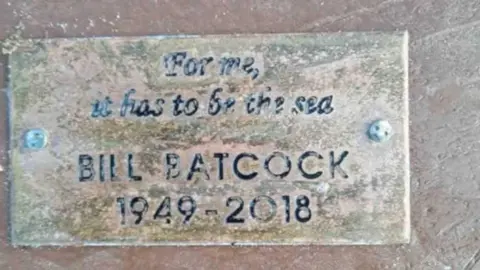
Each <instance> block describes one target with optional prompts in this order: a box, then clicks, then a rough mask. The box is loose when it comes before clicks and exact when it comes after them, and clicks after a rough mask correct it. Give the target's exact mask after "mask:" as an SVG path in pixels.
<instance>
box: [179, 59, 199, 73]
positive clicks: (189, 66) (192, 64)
mask: <svg viewBox="0 0 480 270" xmlns="http://www.w3.org/2000/svg"><path fill="white" fill-rule="evenodd" d="M197 64H199V63H198V62H197V59H195V58H190V59H188V60H187V62H186V63H185V65H184V66H183V73H184V74H185V75H187V76H192V75H195V73H197V69H198V67H197Z"/></svg>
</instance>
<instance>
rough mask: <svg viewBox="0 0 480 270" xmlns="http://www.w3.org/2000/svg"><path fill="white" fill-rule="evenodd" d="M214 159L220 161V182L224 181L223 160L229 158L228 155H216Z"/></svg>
mask: <svg viewBox="0 0 480 270" xmlns="http://www.w3.org/2000/svg"><path fill="white" fill-rule="evenodd" d="M213 157H214V158H216V159H217V161H218V180H223V159H224V158H228V153H214V154H213Z"/></svg>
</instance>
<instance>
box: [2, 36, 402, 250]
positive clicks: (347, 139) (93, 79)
mask: <svg viewBox="0 0 480 270" xmlns="http://www.w3.org/2000/svg"><path fill="white" fill-rule="evenodd" d="M407 41H408V39H407V34H406V33H401V32H400V33H337V34H335V33H333V34H326V35H304V34H293V35H288V34H284V35H261V36H238V37H231V36H210V37H208V36H205V37H202V38H169V39H157V38H146V37H140V38H116V39H92V40H87V39H83V40H41V41H30V44H26V45H23V44H22V45H21V46H19V48H18V49H17V51H16V52H14V53H12V54H11V56H10V58H9V74H10V77H9V78H10V80H9V86H10V88H11V92H10V93H11V94H10V96H11V101H12V102H11V108H10V115H11V146H12V152H11V167H10V168H11V173H12V174H11V175H12V178H11V194H12V203H11V207H10V212H11V214H10V215H11V217H12V219H11V227H12V240H13V242H14V243H15V244H17V245H33V246H37V245H45V244H64V245H65V244H77V245H78V244H86V245H102V244H107V245H128V244H137V245H139V244H143V245H152V244H160V245H174V244H197V245H211V244H215V243H216V244H224V245H233V244H235V245H243V244H255V243H264V244H285V245H288V244H300V243H304V244H305V243H307V244H308V243H313V244H392V243H406V242H408V241H409V238H410V201H409V194H410V190H409V181H410V179H409V163H408V150H407V149H408V142H407V138H408V130H407V126H408V115H407V110H408V106H407V100H406V99H407V96H408V92H407V89H406V87H407V84H406V80H407V77H406V72H407V68H406V59H407V57H408V54H407V50H406V46H405V45H406V43H407ZM174 51H181V52H183V51H185V52H187V59H191V57H195V58H196V59H201V58H202V57H207V56H208V57H212V59H213V60H211V61H210V63H208V64H206V65H205V67H204V68H203V72H204V75H203V76H200V75H199V74H200V72H201V70H198V72H196V75H191V76H185V75H184V74H182V72H183V73H185V72H187V73H188V72H189V70H194V69H193V68H191V69H187V71H185V69H182V68H179V67H175V68H173V66H172V65H171V63H173V62H174V60H173V58H172V60H170V61H167V62H166V63H167V64H166V65H167V66H170V68H168V69H166V68H165V67H164V64H163V63H164V60H163V59H164V56H166V55H168V53H171V52H174ZM225 53H228V55H227V56H228V57H237V56H240V59H241V61H242V63H243V62H244V61H246V60H244V59H248V58H249V59H250V61H249V63H250V64H249V65H250V66H251V69H245V70H242V69H241V68H232V70H233V71H231V73H230V72H229V73H228V74H229V75H225V74H224V75H219V73H218V70H219V69H221V64H219V63H218V61H219V59H221V58H222V56H223V57H225ZM232 59H235V58H232ZM175 61H176V60H175ZM196 61H197V60H196ZM183 63H185V65H187V63H192V61H187V60H184V62H183ZM198 63H200V62H198ZM244 65H245V64H242V65H241V66H242V67H243V66H244ZM190 66H193V65H190ZM253 70H257V71H258V73H252V72H253ZM167 71H168V72H169V73H171V74H174V72H175V74H176V76H165V75H164V74H165V73H166V72H167ZM246 71H252V72H251V74H249V73H247V72H246ZM217 88H221V89H223V90H222V92H217V94H216V97H218V98H221V100H227V99H228V98H231V99H233V100H235V104H233V106H232V107H230V109H228V110H227V111H226V112H224V111H220V112H215V114H216V115H211V113H212V111H211V110H210V114H209V113H208V112H209V108H215V107H210V106H209V102H210V101H211V97H212V93H213V91H214V89H217ZM130 89H135V90H134V91H135V92H132V91H131V90H130ZM125 93H129V94H127V96H125V95H126V94H125ZM251 94H254V97H257V98H256V99H255V100H253V101H252V100H251V99H250V97H249V95H251ZM179 95H180V96H181V97H183V99H184V100H189V99H194V100H195V101H196V103H198V108H196V109H192V108H194V107H193V106H192V105H188V104H193V103H190V102H188V101H187V102H186V103H185V104H183V105H182V106H173V103H174V100H178V98H179V97H180V96H179ZM260 96H264V97H263V98H262V99H265V98H267V97H268V98H269V99H270V98H271V99H272V100H276V101H279V99H277V98H279V97H281V98H282V100H284V101H283V102H281V103H280V102H271V105H269V106H266V105H265V104H264V105H262V106H261V108H260V107H259V106H254V105H253V106H248V107H247V106H246V105H245V104H248V103H250V104H251V105H252V104H258V102H259V100H258V97H260ZM105 97H109V99H110V102H111V103H112V104H110V106H109V110H110V115H108V116H107V115H105V116H103V117H102V116H95V117H93V116H92V105H91V104H92V103H93V102H94V101H95V100H102V99H104V98H105ZM302 97H303V98H304V99H305V101H302ZM311 97H315V100H316V101H315V103H314V104H315V105H314V106H317V102H321V105H318V106H319V108H322V110H321V111H320V113H317V111H319V110H318V109H315V113H310V112H307V113H308V114H307V113H306V111H307V110H308V109H305V108H304V107H305V106H306V105H299V104H302V102H303V103H304V104H307V103H306V102H307V99H308V100H313V99H312V98H311ZM158 98H162V99H163V102H162V104H163V105H162V108H163V109H162V114H161V115H157V116H156V117H153V116H150V117H144V116H142V115H140V117H139V116H138V115H135V114H133V113H131V108H132V106H133V108H135V109H141V108H146V107H145V105H143V106H142V105H140V104H139V101H141V100H149V101H150V106H151V107H149V108H150V109H151V110H153V112H156V113H157V114H160V113H159V110H158V108H157V107H158V106H157V105H156V103H157V102H156V101H155V100H157V99H158ZM134 100H135V101H136V103H135V104H133V101H134ZM321 100H323V101H321ZM328 100H331V101H328ZM325 101H328V102H329V103H331V105H325V104H327V103H326V102H325ZM125 104H129V105H125ZM176 107H179V108H183V109H181V110H180V111H183V113H181V114H180V115H177V116H174V115H175V113H174V112H175V111H177V114H178V112H179V111H178V110H176V109H175V108H176ZM255 107H257V113H255V112H254V111H252V113H250V114H248V113H247V112H246V110H247V108H250V109H252V108H255ZM308 108H312V105H311V106H309V107H308ZM315 108H316V107H315ZM122 110H123V111H122ZM260 110H261V111H260ZM122 113H123V114H124V116H121V115H122ZM142 114H143V113H142ZM187 114H191V115H187ZM377 119H385V120H388V121H389V123H390V125H391V126H392V127H393V132H391V133H393V135H389V137H391V138H390V139H389V140H388V141H386V142H382V143H378V142H375V141H373V140H370V139H369V138H368V135H367V129H368V126H369V124H371V123H373V122H374V121H375V120H377ZM32 128H42V129H44V130H46V132H47V133H48V139H47V141H48V142H47V145H46V146H45V147H44V148H42V149H29V148H28V147H25V144H24V143H23V137H24V134H25V132H26V131H27V130H29V129H32ZM309 151H314V152H315V154H314V155H315V156H314V157H309V158H305V159H303V158H302V155H303V153H306V152H309ZM168 153H170V155H172V154H173V153H174V154H176V155H178V156H179V158H178V159H177V161H175V162H174V163H175V164H179V165H178V166H176V167H178V169H177V168H173V166H171V165H168V164H173V162H171V161H169V160H170V159H171V158H167V154H168ZM215 153H217V155H218V154H221V155H225V154H223V153H227V155H228V156H227V155H225V158H224V159H223V160H224V161H223V164H224V165H222V166H221V167H220V166H219V165H218V160H217V159H216V158H214V156H215V155H216V154H215ZM241 153H247V155H250V156H252V155H254V156H255V158H253V157H248V158H247V157H246V158H243V159H237V157H239V155H240V154H241ZM274 153H278V154H276V155H272V154H274ZM85 154H88V155H90V156H92V157H93V161H90V162H92V164H93V166H92V168H90V167H89V168H87V167H86V166H83V167H82V166H79V165H78V163H79V157H80V156H81V155H85ZM99 154H104V155H107V157H106V161H107V162H104V163H103V164H106V165H105V176H106V177H105V178H106V179H104V180H103V182H101V181H100V180H99V173H100V172H99V170H100V169H99V166H98V165H99V158H98V155H99ZM110 154H113V155H114V158H115V164H116V165H115V167H116V168H115V170H116V173H115V174H116V176H115V177H116V180H115V179H114V180H111V179H110V169H109V168H110V167H108V166H109V165H110V161H109V159H110V157H109V156H108V155H110ZM318 154H320V155H321V158H320V159H321V160H319V158H318V157H316V156H317V155H318ZM127 155H131V159H132V162H131V163H130V164H127V162H126V161H127V159H126V157H127ZM270 155H272V156H270ZM282 155H286V156H287V157H288V159H289V164H290V165H288V166H286V165H285V158H281V156H282ZM309 155H311V154H309ZM269 156H270V158H271V157H274V158H272V159H271V162H268V160H269ZM342 156H343V158H342ZM194 157H195V158H194ZM234 160H239V161H240V162H238V165H235V164H236V163H235V161H234ZM301 160H302V161H301ZM299 162H302V163H301V168H299V167H298V166H300V165H298V164H300V163H299ZM81 163H82V164H85V163H86V162H85V161H82V162H81ZM335 163H337V165H335V166H334V167H332V166H331V165H330V164H335ZM166 164H167V165H166ZM262 164H265V165H262ZM107 165H108V166H107ZM129 166H130V167H131V168H132V171H133V172H132V175H137V176H138V177H141V178H142V179H141V180H139V181H129V176H128V170H127V168H128V167H129ZM80 168H82V169H81V170H80ZM168 168H170V170H169V169H168ZM192 168H198V170H194V169H192ZM92 169H93V170H92ZM220 171H222V173H221V174H222V176H220V173H219V172H220ZM319 171H320V172H321V175H317V176H314V174H315V173H317V172H319ZM269 172H270V173H269ZM302 172H303V173H307V174H308V175H310V179H309V178H307V177H305V176H304V175H302ZM177 173H178V174H179V175H178V176H177ZM283 173H285V176H284V177H281V176H278V175H280V174H283ZM79 174H80V179H79ZM92 174H93V177H92V178H90V175H92ZM169 174H171V175H173V177H168V175H169ZM273 174H275V175H277V176H274V175H273ZM242 175H243V176H242ZM221 178H223V179H221ZM80 180H81V181H80ZM137 196H140V197H141V198H142V201H141V202H137V203H134V204H133V206H132V202H135V201H136V200H137V199H135V197H137ZM183 196H189V197H183ZM257 196H261V197H259V199H260V200H259V203H257V204H255V205H254V206H252V205H251V203H250V202H251V201H252V200H254V198H255V197H257ZM266 196H268V197H266ZM283 196H289V198H291V199H288V200H291V201H292V203H290V202H288V205H289V210H287V208H286V207H285V205H286V204H285V202H284V201H285V199H282V198H283ZM124 197H126V198H125V199H123V200H126V201H125V205H127V206H126V207H125V206H120V205H118V204H119V203H118V198H121V199H120V200H122V198H124ZM167 197H168V198H169V199H167V200H171V204H172V205H173V207H170V206H166V207H165V208H158V207H159V206H160V205H162V203H163V201H164V200H165V198H167ZM182 197H183V199H180V198H182ZM232 197H233V198H235V199H232ZM229 198H230V199H229ZM239 198H240V199H239ZM143 199H144V200H146V201H143ZM179 200H180V201H179ZM185 200H191V201H194V202H195V203H194V204H195V207H194V206H191V205H190V204H186V203H185V202H184V201H185ZM267 200H270V201H271V202H270V204H269V203H267ZM228 201H230V202H228ZM232 201H235V202H232ZM240 201H244V202H245V204H246V206H245V207H242V206H239V205H240V204H243V203H240ZM181 202H183V203H181ZM179 204H180V206H177V205H179ZM226 204H228V205H226ZM147 205H148V206H147ZM302 205H303V206H302ZM120 207H123V208H124V209H125V208H126V209H127V211H126V212H127V214H126V217H124V221H123V222H124V223H125V224H123V225H121V222H122V221H121V220H122V217H121V216H122V214H121V210H119V208H120ZM157 208H158V209H159V210H156V209H157ZM168 208H171V211H170V214H168V210H167V209H168ZM132 209H142V210H137V211H141V213H142V217H136V215H134V213H135V212H134V210H132ZM182 209H185V210H182ZM192 209H194V210H192ZM235 209H237V210H238V211H239V213H238V214H232V213H233V212H234V211H237V210H235ZM252 209H253V210H252ZM124 211H125V210H124ZM157 211H158V212H157ZM182 211H183V215H182ZM186 211H189V212H190V211H191V212H192V214H191V215H190V214H188V215H187V214H186V213H187V212H186ZM206 211H209V212H210V214H207V212H206ZM213 211H215V212H216V213H217V214H215V215H213V214H211V213H212V212H213ZM286 211H288V214H286ZM129 212H130V213H129ZM290 212H291V213H290ZM132 213H133V214H132ZM155 213H158V215H159V216H160V217H159V218H154V216H155V215H157V214H155ZM162 215H163V217H162ZM165 215H170V216H169V217H165ZM287 215H288V220H287V219H286V217H287ZM187 216H188V217H187ZM253 216H256V217H257V218H254V217H253ZM186 217H187V219H186ZM228 217H230V218H228ZM260 219H269V220H268V221H267V220H266V221H261V220H260ZM135 220H136V221H135ZM287 221H288V222H287Z"/></svg>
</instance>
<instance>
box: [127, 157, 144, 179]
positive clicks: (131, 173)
mask: <svg viewBox="0 0 480 270" xmlns="http://www.w3.org/2000/svg"><path fill="white" fill-rule="evenodd" d="M127 159H128V178H130V180H133V181H142V177H141V176H139V175H133V164H132V163H133V155H132V154H128V158H127Z"/></svg>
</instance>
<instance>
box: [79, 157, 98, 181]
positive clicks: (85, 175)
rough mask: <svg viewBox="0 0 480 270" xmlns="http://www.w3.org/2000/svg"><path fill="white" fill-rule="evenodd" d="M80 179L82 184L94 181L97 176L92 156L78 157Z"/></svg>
mask: <svg viewBox="0 0 480 270" xmlns="http://www.w3.org/2000/svg"><path fill="white" fill-rule="evenodd" d="M78 167H79V170H80V171H79V177H78V180H79V181H80V182H85V181H92V180H93V178H94V176H95V170H94V169H93V158H92V156H90V155H80V156H79V157H78Z"/></svg>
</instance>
